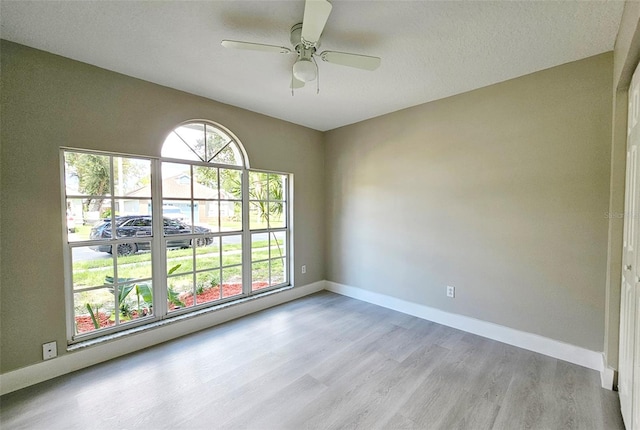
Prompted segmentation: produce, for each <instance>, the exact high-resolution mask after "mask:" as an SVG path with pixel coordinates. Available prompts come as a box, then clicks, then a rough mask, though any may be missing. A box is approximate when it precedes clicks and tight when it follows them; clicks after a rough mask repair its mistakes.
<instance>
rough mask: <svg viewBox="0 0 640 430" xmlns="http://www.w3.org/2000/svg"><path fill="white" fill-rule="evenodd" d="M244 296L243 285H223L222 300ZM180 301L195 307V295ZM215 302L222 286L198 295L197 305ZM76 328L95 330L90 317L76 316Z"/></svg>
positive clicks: (103, 322) (103, 320) (105, 320)
mask: <svg viewBox="0 0 640 430" xmlns="http://www.w3.org/2000/svg"><path fill="white" fill-rule="evenodd" d="M268 286H269V284H268V283H267V282H254V283H253V284H252V286H251V288H252V289H253V290H254V291H255V290H260V289H262V288H265V287H268ZM240 294H242V284H222V298H223V299H224V298H227V297H232V296H237V295H240ZM180 300H182V302H183V303H184V304H185V305H186V306H185V307H190V306H193V305H194V301H193V294H192V293H186V294H181V295H180ZM215 300H220V286H217V287H213V288H209V289H207V290H205V291H203V292H202V293H201V294H197V295H196V302H197V304H202V303H207V302H213V301H215ZM175 309H180V306H176V305H174V304H173V303H170V304H169V310H175ZM96 317H97V319H98V321H99V323H100V328H104V327H111V326H113V325H115V321H111V320H110V319H109V317H108V316H107V315H106V314H105V313H103V312H98V314H97V316H96ZM136 317H137V314H136V312H135V311H134V312H133V313H132V315H131V319H135V318H136ZM76 327H77V330H78V333H85V332H88V331H92V330H95V327H94V325H93V320H92V319H91V316H89V315H79V316H76Z"/></svg>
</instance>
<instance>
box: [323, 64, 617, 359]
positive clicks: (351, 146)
mask: <svg viewBox="0 0 640 430" xmlns="http://www.w3.org/2000/svg"><path fill="white" fill-rule="evenodd" d="M612 74H613V59H612V54H611V53H606V54H602V55H598V56H595V57H591V58H587V59H584V60H581V61H577V62H573V63H569V64H566V65H562V66H559V67H555V68H552V69H548V70H545V71H541V72H538V73H534V74H531V75H527V76H524V77H521V78H517V79H513V80H510V81H507V82H503V83H500V84H496V85H493V86H490V87H486V88H482V89H479V90H476V91H472V92H469V93H465V94H461V95H457V96H453V97H450V98H447V99H443V100H439V101H435V102H432V103H427V104H424V105H420V106H416V107H413V108H409V109H405V110H402V111H398V112H395V113H391V114H388V115H384V116H381V117H378V118H374V119H371V120H368V121H364V122H361V123H357V124H354V125H350V126H346V127H343V128H340V129H336V130H333V131H329V132H327V133H326V136H325V165H326V166H327V173H326V180H327V182H326V192H327V203H326V210H327V213H326V214H327V222H328V224H327V234H328V239H327V248H326V249H327V254H326V261H327V279H328V280H329V281H334V282H338V283H342V284H346V285H350V286H354V287H359V288H362V289H366V290H370V291H373V292H377V293H382V294H387V295H390V296H393V297H397V298H400V299H404V300H408V301H411V302H415V303H419V304H423V305H427V306H431V307H434V308H438V309H441V310H444V311H448V312H452V313H456V314H462V315H466V316H470V317H474V318H478V319H481V320H485V321H490V322H494V323H497V324H500V325H504V326H508V327H512V328H515V329H519V330H523V331H526V332H531V333H536V334H540V335H542V336H546V337H549V338H553V339H557V340H560V341H565V342H568V343H571V344H574V345H578V346H581V347H584V348H588V349H590V350H594V351H602V350H603V343H604V313H605V282H606V279H605V277H606V266H607V231H608V219H607V218H606V216H605V215H606V212H607V211H608V208H609V173H610V168H609V161H610V147H611V123H612V114H611V112H612V109H611V107H612V91H611V85H612ZM446 285H453V286H455V287H456V298H455V299H449V298H447V297H446V295H445V286H446Z"/></svg>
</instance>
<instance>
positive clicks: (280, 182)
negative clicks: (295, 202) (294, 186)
mask: <svg viewBox="0 0 640 430" xmlns="http://www.w3.org/2000/svg"><path fill="white" fill-rule="evenodd" d="M286 178H287V176H286V175H279V174H276V173H270V174H269V200H279V201H283V200H285V190H286Z"/></svg>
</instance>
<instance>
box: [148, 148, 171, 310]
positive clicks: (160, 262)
mask: <svg viewBox="0 0 640 430" xmlns="http://www.w3.org/2000/svg"><path fill="white" fill-rule="evenodd" d="M161 164H162V163H161V162H160V161H158V160H152V161H151V211H152V212H151V213H152V215H153V216H152V231H153V239H152V242H151V249H152V253H151V270H152V272H153V313H154V317H155V318H156V319H158V318H164V317H165V316H166V315H167V276H166V274H167V247H166V245H165V242H166V238H165V237H164V222H163V216H162V199H163V196H162V185H161V184H162V168H161Z"/></svg>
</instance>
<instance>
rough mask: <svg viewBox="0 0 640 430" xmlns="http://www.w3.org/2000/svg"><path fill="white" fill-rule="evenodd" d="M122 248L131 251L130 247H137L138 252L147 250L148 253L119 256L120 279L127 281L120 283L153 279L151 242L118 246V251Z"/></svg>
mask: <svg viewBox="0 0 640 430" xmlns="http://www.w3.org/2000/svg"><path fill="white" fill-rule="evenodd" d="M122 246H126V247H127V250H129V249H130V248H129V247H130V246H135V247H136V249H137V250H139V251H140V250H147V252H140V253H138V254H131V255H118V257H117V260H116V261H117V265H118V279H121V280H126V281H120V282H127V281H129V280H134V279H149V278H151V259H152V258H151V254H152V253H151V251H150V250H151V242H137V243H133V244H131V243H126V244H118V249H120V247H122Z"/></svg>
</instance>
